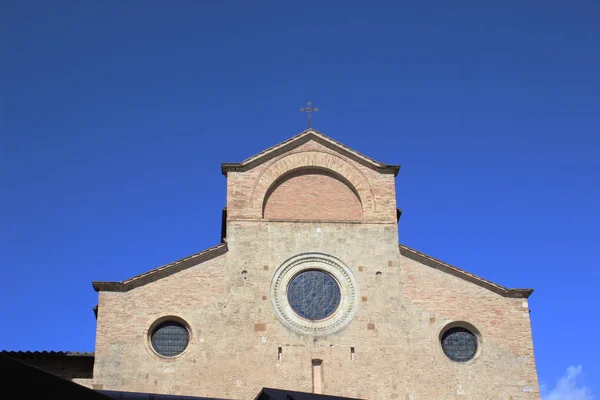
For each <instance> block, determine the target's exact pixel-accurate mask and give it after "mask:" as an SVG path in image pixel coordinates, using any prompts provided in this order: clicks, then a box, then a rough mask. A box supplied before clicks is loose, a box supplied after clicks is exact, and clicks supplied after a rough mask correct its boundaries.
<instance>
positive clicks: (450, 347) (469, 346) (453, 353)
mask: <svg viewBox="0 0 600 400" xmlns="http://www.w3.org/2000/svg"><path fill="white" fill-rule="evenodd" d="M442 350H444V354H446V356H447V357H448V358H449V359H451V360H453V361H458V362H465V361H469V360H471V359H472V358H473V357H475V354H477V336H475V334H474V333H473V332H471V331H470V330H468V329H466V328H463V327H460V326H458V327H455V328H450V329H448V330H447V331H446V332H444V334H443V335H442Z"/></svg>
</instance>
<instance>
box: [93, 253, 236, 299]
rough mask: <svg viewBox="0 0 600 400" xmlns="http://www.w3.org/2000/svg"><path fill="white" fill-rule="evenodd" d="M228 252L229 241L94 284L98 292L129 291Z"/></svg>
mask: <svg viewBox="0 0 600 400" xmlns="http://www.w3.org/2000/svg"><path fill="white" fill-rule="evenodd" d="M226 252H227V243H221V244H218V245H216V246H213V247H211V248H208V249H206V250H203V251H201V252H199V253H196V254H192V255H191V256H187V257H185V258H182V259H180V260H177V261H173V262H172V263H169V264H165V265H162V266H160V267H158V268H155V269H153V270H150V271H148V272H144V273H143V274H139V275H136V276H134V277H133V278H129V279H126V280H124V281H122V282H92V286H93V287H94V290H95V291H96V292H100V291H105V292H127V291H129V290H131V289H134V288H136V287H139V286H143V285H146V284H148V283H150V282H154V281H157V280H159V279H161V278H165V277H167V276H170V275H173V274H175V273H177V272H179V271H183V270H184V269H187V268H190V267H193V266H194V265H197V264H198V263H201V262H204V261H208V260H211V259H213V258H215V257H218V256H220V255H222V254H225V253H226Z"/></svg>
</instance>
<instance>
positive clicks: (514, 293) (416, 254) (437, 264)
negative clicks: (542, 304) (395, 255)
mask: <svg viewBox="0 0 600 400" xmlns="http://www.w3.org/2000/svg"><path fill="white" fill-rule="evenodd" d="M399 246H400V254H402V255H403V256H405V257H407V258H410V259H411V260H414V261H417V262H420V263H423V264H425V265H427V266H428V267H432V268H435V269H437V270H440V271H443V272H446V273H449V274H450V275H454V276H456V277H458V278H461V279H464V280H466V281H469V282H471V283H474V284H476V285H478V286H481V287H483V288H486V289H488V290H491V291H492V292H494V293H497V294H499V295H502V296H504V297H515V298H524V299H526V298H528V297H529V296H531V293H533V289H510V288H506V287H504V286H501V285H498V284H497V283H494V282H492V281H488V280H487V279H484V278H482V277H480V276H477V275H475V274H472V273H470V272H467V271H465V270H462V269H460V268H457V267H455V266H453V265H450V264H447V263H445V262H443V261H441V260H438V259H437V258H433V257H431V256H428V255H427V254H425V253H421V252H420V251H417V250H415V249H412V248H410V247H408V246H405V245H403V244H401V245H399Z"/></svg>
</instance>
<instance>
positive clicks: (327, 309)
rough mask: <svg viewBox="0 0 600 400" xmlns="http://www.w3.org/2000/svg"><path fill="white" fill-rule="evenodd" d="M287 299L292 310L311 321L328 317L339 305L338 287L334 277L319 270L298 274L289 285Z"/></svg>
mask: <svg viewBox="0 0 600 400" xmlns="http://www.w3.org/2000/svg"><path fill="white" fill-rule="evenodd" d="M287 297H288V301H289V303H290V306H291V307H292V309H293V310H294V311H295V312H296V314H298V315H299V316H301V317H302V318H306V319H308V320H311V321H318V320H321V319H325V318H327V317H329V316H330V315H331V314H333V312H334V311H335V310H336V309H337V307H338V306H339V304H340V287H339V286H338V284H337V282H336V280H335V278H334V277H332V276H331V275H329V274H328V273H326V272H324V271H320V270H308V271H303V272H300V273H299V274H298V275H296V276H295V277H294V278H293V279H292V281H291V282H290V283H289V286H288V290H287Z"/></svg>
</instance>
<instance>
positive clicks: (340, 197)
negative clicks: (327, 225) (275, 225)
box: [263, 167, 363, 221]
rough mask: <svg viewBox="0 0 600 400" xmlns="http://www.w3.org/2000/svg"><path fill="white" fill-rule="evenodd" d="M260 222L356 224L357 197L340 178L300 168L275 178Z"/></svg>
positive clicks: (359, 207)
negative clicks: (265, 220)
mask: <svg viewBox="0 0 600 400" xmlns="http://www.w3.org/2000/svg"><path fill="white" fill-rule="evenodd" d="M263 218H266V219H288V220H305V221H307V220H308V221H310V220H323V221H327V220H329V221H360V220H362V219H363V211H362V204H361V201H360V196H359V194H358V193H357V192H356V190H355V189H354V187H353V186H352V184H350V182H348V181H347V180H346V179H345V178H344V177H343V176H341V175H339V174H337V173H335V172H332V171H331V170H327V169H324V168H315V167H304V168H298V169H295V170H292V171H289V172H287V173H285V174H283V175H282V176H281V177H279V178H278V179H277V180H276V181H275V182H274V183H273V185H271V187H270V188H269V189H268V190H267V193H266V195H265V198H264V201H263Z"/></svg>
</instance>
